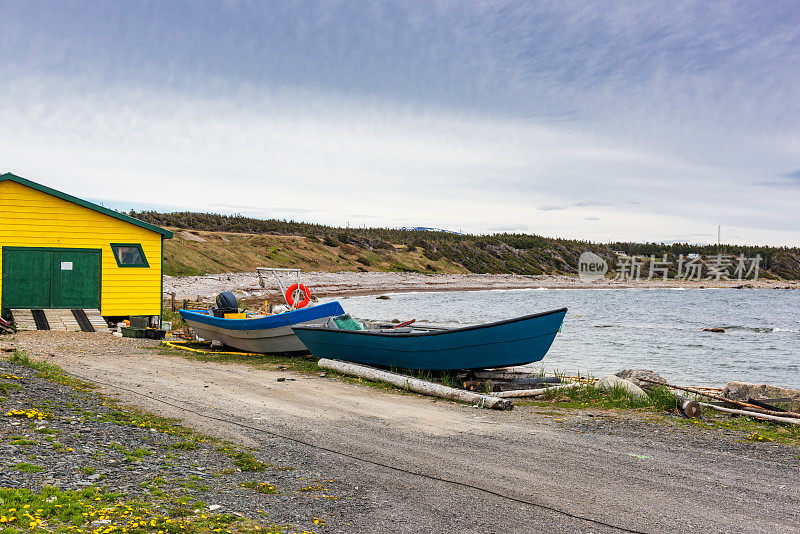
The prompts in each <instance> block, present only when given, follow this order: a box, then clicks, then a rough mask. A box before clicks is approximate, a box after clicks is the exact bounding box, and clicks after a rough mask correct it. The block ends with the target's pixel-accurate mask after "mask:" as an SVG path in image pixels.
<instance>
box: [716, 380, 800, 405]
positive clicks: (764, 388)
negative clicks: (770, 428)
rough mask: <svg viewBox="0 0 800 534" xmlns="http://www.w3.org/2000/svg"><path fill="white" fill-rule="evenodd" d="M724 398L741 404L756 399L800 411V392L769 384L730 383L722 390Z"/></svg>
mask: <svg viewBox="0 0 800 534" xmlns="http://www.w3.org/2000/svg"><path fill="white" fill-rule="evenodd" d="M722 396H723V397H727V398H729V399H733V400H737V401H741V402H747V399H756V400H760V401H764V402H767V403H769V404H773V405H775V406H778V407H780V408H784V409H787V410H789V411H792V412H797V411H800V391H798V390H796V389H787V388H779V387H776V386H769V385H767V384H749V383H747V382H729V383H728V385H726V386H725V389H723V390H722Z"/></svg>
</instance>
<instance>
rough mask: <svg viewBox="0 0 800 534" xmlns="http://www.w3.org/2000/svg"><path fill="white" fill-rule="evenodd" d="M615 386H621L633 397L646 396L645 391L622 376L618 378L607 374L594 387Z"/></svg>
mask: <svg viewBox="0 0 800 534" xmlns="http://www.w3.org/2000/svg"><path fill="white" fill-rule="evenodd" d="M616 386H619V387H623V388H625V390H627V391H628V393H630V394H631V395H633V396H634V397H647V393H645V391H644V390H643V389H642V388H640V387H639V386H637V385H636V384H634V383H633V382H631V381H629V380H625V379H624V378H620V377H618V376H614V375H608V376H606V377H603V378H601V379H600V380H599V381H598V382H597V383H596V384H595V387H596V388H599V389H612V388H614V387H616Z"/></svg>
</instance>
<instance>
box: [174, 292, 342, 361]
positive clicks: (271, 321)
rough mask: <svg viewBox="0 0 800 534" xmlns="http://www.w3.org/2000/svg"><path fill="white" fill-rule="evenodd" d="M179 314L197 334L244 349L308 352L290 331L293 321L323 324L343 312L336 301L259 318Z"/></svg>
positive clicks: (260, 351) (250, 350)
mask: <svg viewBox="0 0 800 534" xmlns="http://www.w3.org/2000/svg"><path fill="white" fill-rule="evenodd" d="M179 312H180V314H181V317H183V320H184V321H186V323H187V324H188V325H189V326H191V327H192V329H193V330H194V332H195V334H197V336H199V337H201V338H203V339H207V340H210V341H219V342H220V343H223V344H224V345H227V346H229V347H233V348H236V349H239V350H243V351H247V352H259V353H273V352H307V351H308V349H307V348H306V346H305V345H304V344H303V342H302V341H300V339H298V337H297V336H296V335H295V333H294V331H292V325H296V324H309V325H310V324H322V323H325V322H326V321H327V320H328V319H330V318H331V317H334V316H336V315H342V314H343V313H344V310H343V309H342V306H341V304H339V303H338V302H328V303H325V304H321V305H319V306H312V307H310V308H301V309H299V310H294V311H290V312H286V313H282V314H279V315H270V316H267V317H262V318H258V319H224V318H222V317H214V316H212V315H209V314H208V313H207V312H199V311H195V310H179Z"/></svg>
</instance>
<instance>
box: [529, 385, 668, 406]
mask: <svg viewBox="0 0 800 534" xmlns="http://www.w3.org/2000/svg"><path fill="white" fill-rule="evenodd" d="M516 404H518V405H531V406H553V407H558V408H563V409H585V408H601V409H628V410H638V409H645V410H658V411H673V410H676V409H677V400H676V399H675V396H674V395H673V394H672V393H670V392H669V390H667V389H666V388H661V387H658V388H654V389H653V391H651V392H650V393H648V395H647V397H637V396H634V395H631V394H630V393H629V392H628V391H627V390H626V389H625V388H624V387H621V386H614V387H612V388H610V389H600V388H597V387H595V386H594V385H592V384H584V385H581V386H579V387H576V388H570V389H560V390H555V391H550V392H547V393H546V394H545V396H544V400H541V401H538V400H536V401H523V402H517V403H516Z"/></svg>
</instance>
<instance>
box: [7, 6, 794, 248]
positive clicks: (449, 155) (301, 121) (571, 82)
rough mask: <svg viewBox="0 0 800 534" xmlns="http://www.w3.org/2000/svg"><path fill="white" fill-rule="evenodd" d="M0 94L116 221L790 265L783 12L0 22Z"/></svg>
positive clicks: (790, 34) (23, 151)
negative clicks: (117, 212) (437, 237)
mask: <svg viewBox="0 0 800 534" xmlns="http://www.w3.org/2000/svg"><path fill="white" fill-rule="evenodd" d="M0 76H1V77H2V78H1V79H2V81H3V89H2V91H0V172H5V171H10V172H13V173H15V174H18V175H21V176H23V177H25V178H28V179H31V180H34V181H37V182H40V183H43V184H45V185H48V186H51V187H54V188H56V189H59V190H62V191H65V192H67V193H70V194H74V195H76V196H79V197H82V198H87V199H90V200H94V201H102V202H103V203H104V205H106V206H109V207H114V208H118V209H126V210H127V209H130V208H136V209H141V208H143V207H152V208H154V209H157V210H159V211H165V210H170V211H171V210H195V211H213V212H219V213H241V214H243V215H249V216H255V217H263V218H267V217H277V218H287V219H295V220H303V221H311V222H320V223H324V224H332V225H341V226H344V225H346V224H348V223H349V224H350V226H361V225H367V226H389V227H398V226H434V227H440V228H446V229H452V230H461V231H464V232H473V233H493V232H506V231H508V232H529V233H538V234H544V235H548V236H560V237H574V238H583V239H591V240H594V241H608V240H615V241H616V240H636V241H665V242H672V241H689V242H701V243H702V242H714V241H716V229H717V225H722V238H723V241H727V242H730V243H764V244H781V245H793V246H798V245H800V4H798V3H797V2H796V1H794V2H780V1H776V2H755V1H754V2H731V1H726V2H706V1H703V2H693V3H681V2H589V1H586V2H566V1H559V2H549V3H536V2H530V1H519V2H497V1H492V2H457V1H453V0H449V1H443V2H419V1H412V2H374V3H373V2H320V3H314V2H296V3H295V2H291V3H290V2H233V1H231V2H214V3H211V2H200V1H196V0H192V1H187V2H178V1H168V2H155V1H153V2H147V1H138V2H125V1H120V0H114V1H109V2H87V1H81V2H65V1H63V0H60V1H57V2H35V1H24V2H23V1H17V0H13V1H7V0H0Z"/></svg>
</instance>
